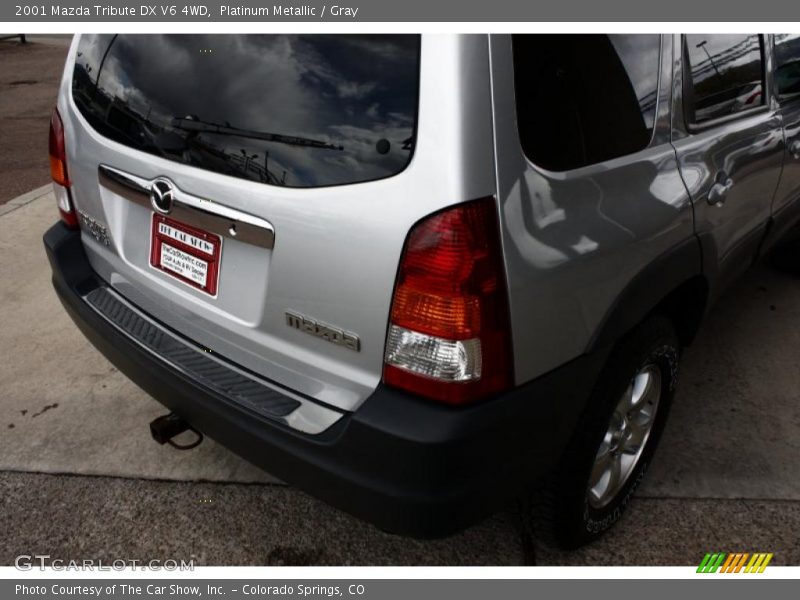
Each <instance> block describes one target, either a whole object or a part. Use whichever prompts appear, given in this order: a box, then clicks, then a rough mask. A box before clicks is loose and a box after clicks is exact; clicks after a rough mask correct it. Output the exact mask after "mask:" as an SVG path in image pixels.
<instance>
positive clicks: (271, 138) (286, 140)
mask: <svg viewBox="0 0 800 600" xmlns="http://www.w3.org/2000/svg"><path fill="white" fill-rule="evenodd" d="M172 127H174V128H175V129H181V130H183V131H195V132H198V133H216V134H219V135H233V136H237V137H243V138H249V139H253V140H264V141H267V142H277V143H279V144H288V145H290V146H303V147H306V148H319V149H321V150H344V146H337V145H335V144H329V143H327V142H323V141H320V140H313V139H311V138H306V137H300V136H296V135H283V134H281V133H270V132H268V131H253V130H251V129H239V128H238V127H231V126H230V125H228V124H227V123H226V124H225V125H220V124H218V123H210V122H208V121H200V120H199V119H194V118H190V117H174V118H173V119H172Z"/></svg>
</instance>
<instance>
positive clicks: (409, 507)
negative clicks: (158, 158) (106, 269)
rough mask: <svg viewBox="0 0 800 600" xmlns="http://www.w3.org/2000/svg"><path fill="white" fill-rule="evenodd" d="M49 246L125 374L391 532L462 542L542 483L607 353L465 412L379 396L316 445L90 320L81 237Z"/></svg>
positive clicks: (246, 453)
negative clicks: (462, 534)
mask: <svg viewBox="0 0 800 600" xmlns="http://www.w3.org/2000/svg"><path fill="white" fill-rule="evenodd" d="M44 244H45V248H46V250H47V255H48V258H49V260H50V265H51V267H52V270H53V285H54V287H55V289H56V291H57V293H58V296H59V298H60V299H61V302H62V303H63V305H64V307H65V308H66V310H67V312H68V313H69V315H70V317H71V318H72V319H73V321H75V323H76V324H77V325H78V327H79V328H80V329H81V331H82V332H83V333H84V335H85V336H86V337H87V338H88V339H89V340H90V341H91V343H92V344H93V345H94V346H95V347H96V348H97V349H98V350H100V352H102V353H103V354H104V355H105V356H106V357H107V358H108V359H109V360H110V361H111V362H112V363H113V364H114V365H115V366H116V367H117V368H118V369H119V370H120V371H122V372H123V373H125V375H127V376H128V377H129V378H130V379H131V380H133V381H134V382H135V383H136V384H137V385H139V386H140V387H141V388H142V389H144V390H145V391H146V392H148V393H149V394H150V395H152V396H153V397H154V398H155V399H156V400H158V401H159V402H160V403H161V404H163V405H165V406H166V407H167V408H169V409H170V410H171V411H173V412H175V413H177V414H178V415H180V416H181V417H183V418H184V419H186V420H187V421H189V422H190V423H191V424H192V425H193V426H194V427H195V428H197V429H199V430H200V431H202V432H203V433H205V434H206V435H208V436H209V437H211V438H213V439H215V440H216V441H218V442H220V443H221V444H223V445H225V446H226V447H228V448H229V449H231V450H232V451H234V452H236V453H237V454H239V455H240V456H242V457H244V458H245V459H247V460H249V461H250V462H252V463H254V464H256V465H258V466H259V467H261V468H263V469H265V470H266V471H268V472H270V473H271V474H273V475H275V476H276V477H279V478H280V479H282V480H284V481H286V482H287V483H290V484H292V485H294V486H297V487H298V488H300V489H302V490H305V491H307V492H309V493H310V494H312V495H314V496H317V497H318V498H320V499H322V500H324V501H326V502H328V503H330V504H332V505H334V506H336V507H338V508H341V509H343V510H345V511H347V512H349V513H351V514H353V515H355V516H357V517H359V518H362V519H365V520H367V521H370V522H372V523H373V524H375V525H376V526H378V527H380V528H381V529H384V530H387V531H391V532H394V533H400V534H406V535H411V536H415V537H435V536H441V535H447V534H450V533H453V532H456V531H458V530H460V529H463V528H464V527H466V526H468V525H470V524H472V523H474V522H476V521H477V520H479V519H481V518H483V517H485V516H488V515H489V514H491V513H493V512H495V511H497V510H499V509H501V508H503V507H504V506H505V505H506V504H507V503H508V502H509V501H511V500H513V498H514V497H515V496H516V495H518V494H519V493H520V492H522V491H524V490H525V489H526V488H528V487H530V486H531V485H534V484H535V483H536V482H537V480H539V479H540V478H542V477H544V476H545V475H547V474H548V472H549V471H550V470H551V469H553V468H554V467H555V465H556V464H557V462H558V459H559V458H560V456H561V453H562V452H563V449H564V447H565V445H566V443H567V441H568V439H569V437H570V435H571V434H572V431H573V429H574V427H575V423H576V421H577V418H578V416H579V414H580V412H581V411H582V409H583V405H584V402H585V400H586V398H587V397H588V395H589V391H590V388H591V386H592V383H593V382H594V381H595V379H596V376H597V374H598V373H599V370H600V368H601V365H602V359H603V357H602V356H600V355H594V356H591V357H590V356H587V357H582V358H579V359H577V360H575V361H573V362H571V363H568V364H567V365H565V366H563V367H561V368H559V369H557V370H556V371H553V372H551V373H549V374H548V375H545V376H543V377H541V378H539V379H537V380H535V381H534V382H532V383H529V384H526V385H524V386H521V387H519V388H517V389H515V390H513V391H510V392H508V393H506V394H503V395H502V396H500V397H497V398H494V399H492V400H490V401H487V402H483V403H481V404H479V405H476V406H473V407H469V408H464V409H452V408H449V407H446V406H438V405H436V404H434V403H432V402H428V401H424V400H420V399H417V398H415V397H412V396H410V395H407V394H404V393H402V392H399V391H397V390H393V389H390V388H387V387H384V386H379V387H378V388H377V389H376V390H375V392H374V393H373V394H372V395H371V396H370V397H369V398H368V399H367V400H366V401H365V402H364V403H363V404H362V405H361V407H359V408H358V410H356V411H355V412H353V413H348V414H346V415H345V416H344V417H342V418H341V419H340V420H339V421H338V422H336V423H335V424H334V425H333V426H332V427H330V428H329V429H327V430H326V431H325V432H323V433H321V434H319V435H314V436H310V435H306V434H301V433H298V432H297V431H295V430H292V429H290V428H289V427H287V426H286V425H285V424H283V423H280V422H277V421H274V420H271V419H267V418H264V417H262V416H259V415H256V414H254V413H253V412H251V411H248V410H246V409H244V408H243V407H241V406H239V405H237V404H235V403H233V402H231V401H230V399H228V398H226V397H225V396H223V395H221V394H219V393H216V392H215V391H214V390H212V389H209V388H208V387H206V386H204V385H202V384H201V383H199V382H198V381H196V380H192V379H190V378H188V377H186V376H185V375H184V374H183V373H182V372H180V371H178V370H176V369H174V368H172V366H171V365H170V364H168V363H166V362H164V361H162V360H159V357H158V356H156V355H154V354H153V353H152V352H150V351H147V350H146V349H144V348H143V347H142V346H141V345H139V344H137V343H136V342H135V341H133V340H132V339H131V338H129V337H128V336H126V335H125V334H124V333H123V332H122V331H121V330H120V329H118V328H117V327H115V326H114V325H112V324H111V323H109V322H108V321H107V320H106V319H104V318H103V317H101V316H100V315H99V314H98V313H97V312H96V311H95V310H93V309H92V308H91V307H90V306H89V305H88V304H87V302H86V301H85V300H84V297H85V296H86V294H88V293H89V292H91V291H92V289H94V288H97V287H98V286H102V285H105V284H104V282H102V281H101V280H100V279H99V278H98V276H97V275H96V273H95V272H94V271H93V270H92V268H91V266H90V265H89V262H88V260H87V258H86V255H85V253H84V250H83V246H82V244H81V241H80V235H79V234H78V233H77V232H75V231H71V230H69V229H67V228H66V227H65V226H64V225H62V224H61V223H59V224H56V225H55V226H53V227H52V228H51V229H50V230H49V231H48V232H47V233H46V234H45V236H44ZM142 426H143V427H144V426H145V425H144V424H143V425H142Z"/></svg>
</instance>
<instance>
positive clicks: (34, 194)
mask: <svg viewBox="0 0 800 600" xmlns="http://www.w3.org/2000/svg"><path fill="white" fill-rule="evenodd" d="M52 191H53V184H52V183H47V184H45V185H43V186H42V187H38V188H36V189H35V190H31V191H30V192H26V193H25V194H22V195H21V196H17V197H16V198H12V199H11V200H9V201H8V202H6V203H5V204H2V205H0V217H2V216H3V215H7V214H8V213H10V212H14V211H15V210H17V209H18V208H19V207H21V206H25V205H26V204H30V203H31V202H33V201H34V200H38V199H39V198H41V197H42V196H46V195H48V194H50V193H52Z"/></svg>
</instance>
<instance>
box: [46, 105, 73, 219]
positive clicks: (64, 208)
mask: <svg viewBox="0 0 800 600" xmlns="http://www.w3.org/2000/svg"><path fill="white" fill-rule="evenodd" d="M50 176H51V177H52V178H53V191H54V193H55V195H56V202H57V203H58V211H59V212H60V213H61V219H62V220H63V221H64V222H65V223H66V224H67V225H68V226H69V227H72V228H74V229H77V227H78V217H77V215H76V214H75V209H74V207H73V206H72V198H71V197H70V191H69V186H70V182H69V174H68V173H67V150H66V145H65V143H64V124H63V123H62V122H61V116H60V115H59V114H58V109H55V108H54V109H53V115H52V117H50Z"/></svg>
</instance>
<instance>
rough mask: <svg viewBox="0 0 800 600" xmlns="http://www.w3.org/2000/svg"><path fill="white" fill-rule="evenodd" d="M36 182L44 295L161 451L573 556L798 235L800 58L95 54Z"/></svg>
mask: <svg viewBox="0 0 800 600" xmlns="http://www.w3.org/2000/svg"><path fill="white" fill-rule="evenodd" d="M50 155H51V156H50V161H51V167H52V176H53V179H54V187H55V192H56V198H57V201H58V208H59V210H60V213H61V221H60V222H59V223H58V224H56V225H54V226H53V227H52V228H51V229H50V230H49V231H48V232H47V233H46V235H45V238H44V242H45V246H46V249H47V253H48V256H49V259H50V263H51V265H52V269H53V282H54V285H55V288H56V291H57V292H58V294H59V296H60V298H61V300H62V302H63V304H64V306H65V307H66V309H67V311H68V312H69V314H70V315H71V317H72V318H73V319H74V321H75V322H76V324H77V325H78V327H80V329H81V330H82V331H83V333H84V334H85V335H86V336H87V337H88V338H89V339H90V340H91V342H92V343H93V344H94V345H95V346H96V347H97V348H98V349H99V350H100V351H101V352H102V353H103V354H105V355H106V356H107V357H108V358H109V360H111V361H112V362H113V363H114V364H115V365H117V366H118V368H119V369H120V370H121V371H122V372H124V373H126V374H127V375H128V376H129V377H130V378H131V379H132V380H133V381H135V382H136V383H137V384H138V385H139V386H141V387H142V388H143V389H144V390H146V391H147V392H149V393H150V394H152V395H153V396H154V397H155V398H156V399H158V400H159V401H160V402H161V403H163V404H164V405H166V406H167V407H168V409H169V411H170V416H169V418H167V419H166V421H162V422H159V423H158V425H154V435H156V437H159V436H160V439H161V441H165V440H170V439H171V437H172V436H173V435H174V434H175V433H176V432H179V431H184V430H186V428H187V427H189V426H191V428H193V429H194V430H196V431H199V432H202V433H205V434H207V435H209V436H211V437H212V438H214V439H216V440H218V441H220V442H221V443H223V444H225V445H226V446H228V447H229V448H230V449H232V450H233V451H235V452H237V453H238V454H240V455H241V456H243V457H246V458H247V459H249V460H250V461H252V462H253V463H255V464H257V465H259V466H261V467H263V468H264V469H265V470H267V471H269V472H270V473H272V474H274V475H275V476H277V477H279V478H281V479H282V480H284V481H286V482H289V483H291V484H293V485H296V486H298V487H299V488H302V489H304V490H307V491H309V492H310V493H312V494H314V495H316V496H318V497H319V498H322V499H324V500H326V501H327V502H330V503H331V504H333V505H335V506H338V507H341V508H342V509H344V510H346V511H349V512H351V513H352V514H354V515H357V516H359V517H361V518H364V519H367V520H369V521H371V522H373V523H374V524H376V525H377V526H378V527H381V528H383V529H385V530H388V531H392V532H397V533H402V534H407V535H414V536H435V535H445V534H448V533H451V532H454V531H457V530H459V529H460V528H463V527H466V526H468V525H469V524H471V523H473V522H475V521H476V520H478V519H480V518H482V517H485V516H487V515H489V514H491V513H492V512H494V511H497V510H500V509H502V508H503V507H506V506H515V503H517V504H516V506H519V507H522V509H523V510H524V511H526V512H525V513H524V514H525V515H526V516H527V517H530V518H526V519H525V522H530V523H533V524H535V526H536V527H537V528H538V530H537V531H538V532H541V533H545V534H547V535H548V536H549V537H550V539H551V540H554V541H556V542H557V543H559V544H561V545H562V546H565V547H575V546H577V545H580V544H582V543H585V542H587V541H590V540H591V539H593V538H594V537H595V536H597V535H599V534H600V533H601V532H602V531H604V530H605V529H607V528H608V527H610V526H611V525H612V524H613V523H614V522H615V521H617V520H618V518H619V517H620V514H621V513H622V511H623V510H624V508H625V506H626V504H627V503H628V499H629V498H630V496H631V494H632V493H633V492H634V490H635V488H636V487H637V485H638V484H639V482H640V481H641V479H642V477H643V475H644V473H645V471H646V469H647V467H648V464H649V463H650V461H651V459H652V457H653V453H654V451H655V448H656V445H657V443H658V440H659V437H660V435H661V432H662V430H663V428H664V423H665V420H666V418H667V413H668V411H669V408H670V401H671V399H672V396H673V392H674V390H675V385H676V382H677V375H678V364H679V356H680V354H681V349H682V348H683V347H685V346H686V345H687V344H689V343H690V342H691V340H692V338H693V336H694V335H695V332H696V331H697V329H698V327H699V324H700V321H701V318H702V316H703V314H704V313H705V312H706V310H707V308H708V307H709V305H710V304H711V303H712V302H713V301H714V299H715V298H717V297H718V296H719V293H720V291H721V290H722V289H723V288H724V287H725V286H726V284H727V283H729V282H730V281H731V280H732V279H733V278H734V277H735V276H736V275H738V274H739V273H740V272H741V271H743V270H744V269H745V268H747V266H748V265H749V264H751V263H752V261H753V260H754V259H755V258H756V256H757V255H758V254H759V253H761V252H764V251H765V250H766V249H768V248H769V247H770V246H771V245H772V244H773V243H774V241H775V240H777V239H778V238H779V237H780V236H781V235H782V234H784V233H785V232H787V231H788V230H789V229H790V228H791V227H792V226H793V225H794V224H795V222H796V221H797V220H798V218H800V201H798V200H800V199H799V198H798V196H800V37H798V36H791V35H774V36H771V35H770V36H762V35H716V34H715V35H695V34H692V35H683V36H682V35H491V36H487V35H444V36H436V35H431V36H429V35H423V36H416V35H369V36H368V35H252V36H200V35H191V36H190V35H174V36H150V35H83V36H80V37H79V38H76V39H75V41H74V42H73V45H72V48H71V50H70V54H69V58H68V62H67V68H66V71H65V74H64V78H63V81H62V84H61V88H60V93H59V97H58V104H57V107H56V110H55V111H54V112H53V117H52V124H51V131H50ZM154 423H155V422H154Z"/></svg>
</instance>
